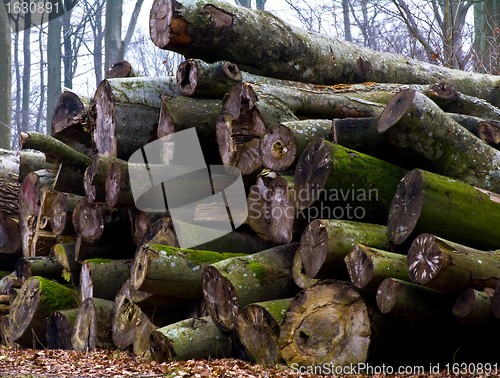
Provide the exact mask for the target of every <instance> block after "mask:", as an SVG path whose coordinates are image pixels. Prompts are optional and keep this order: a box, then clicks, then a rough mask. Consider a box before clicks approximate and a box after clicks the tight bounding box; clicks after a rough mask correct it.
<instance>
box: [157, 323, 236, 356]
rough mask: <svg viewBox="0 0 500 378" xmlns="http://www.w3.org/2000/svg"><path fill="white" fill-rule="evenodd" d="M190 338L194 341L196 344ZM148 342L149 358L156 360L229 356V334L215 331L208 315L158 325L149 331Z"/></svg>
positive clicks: (214, 326) (215, 327) (215, 328)
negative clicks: (162, 325) (149, 345)
mask: <svg viewBox="0 0 500 378" xmlns="http://www.w3.org/2000/svg"><path fill="white" fill-rule="evenodd" d="M191 340H196V343H195V344H193V343H192V342H191ZM150 344H151V347H150V348H151V357H152V359H153V360H154V361H158V362H167V361H171V360H176V361H186V360H190V359H198V360H199V359H209V358H224V357H226V358H227V357H229V356H231V340H230V337H229V335H227V334H226V333H223V332H222V331H221V330H219V329H218V328H217V326H216V325H215V324H214V322H213V321H212V319H210V317H208V316H205V317H202V318H191V319H185V320H182V321H180V322H177V323H174V324H170V325H168V326H165V327H162V328H159V329H157V330H156V331H154V332H153V333H151V339H150Z"/></svg>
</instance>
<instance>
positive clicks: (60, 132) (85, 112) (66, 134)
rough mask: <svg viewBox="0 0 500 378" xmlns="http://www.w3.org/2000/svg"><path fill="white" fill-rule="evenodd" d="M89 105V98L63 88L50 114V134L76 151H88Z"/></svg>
mask: <svg viewBox="0 0 500 378" xmlns="http://www.w3.org/2000/svg"><path fill="white" fill-rule="evenodd" d="M89 106H90V99H88V98H85V97H82V96H79V95H77V94H76V93H75V92H73V91H71V90H69V89H66V88H65V89H63V91H62V92H61V95H60V96H59V99H58V101H57V105H56V108H55V109H54V114H53V116H52V122H51V125H50V127H51V132H50V133H51V134H52V136H53V137H55V138H56V139H58V140H60V141H61V142H63V143H65V144H67V145H68V146H70V147H71V148H73V149H75V150H76V151H79V152H82V153H88V152H90V150H91V140H90V118H89V117H90V115H89Z"/></svg>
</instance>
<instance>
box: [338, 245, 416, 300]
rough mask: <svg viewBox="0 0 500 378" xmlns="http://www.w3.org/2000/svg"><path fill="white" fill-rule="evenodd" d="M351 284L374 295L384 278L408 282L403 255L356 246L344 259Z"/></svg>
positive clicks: (405, 261)
mask: <svg viewBox="0 0 500 378" xmlns="http://www.w3.org/2000/svg"><path fill="white" fill-rule="evenodd" d="M345 263H346V265H347V270H348V271H349V276H350V277H351V282H352V283H353V284H354V286H356V287H357V288H359V289H363V290H364V291H366V292H371V293H376V292H377V289H378V287H379V285H380V284H381V283H382V281H383V280H384V279H386V278H390V277H392V278H395V279H400V280H404V281H410V276H409V274H408V269H407V260H406V256H405V255H400V254H398V253H392V252H387V251H383V250H381V249H377V248H371V247H366V246H364V245H361V244H356V246H355V247H354V248H353V250H352V251H351V252H350V253H349V254H348V255H347V256H346V257H345Z"/></svg>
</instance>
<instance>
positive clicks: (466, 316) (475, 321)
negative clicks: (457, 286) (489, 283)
mask: <svg viewBox="0 0 500 378" xmlns="http://www.w3.org/2000/svg"><path fill="white" fill-rule="evenodd" d="M493 293H494V290H493V289H490V288H486V289H485V290H482V291H479V290H475V289H472V288H469V289H466V290H465V291H464V292H463V293H462V294H461V295H460V296H459V297H458V298H457V300H456V301H455V304H454V305H453V315H455V318H457V320H458V321H459V322H460V323H462V324H464V325H467V326H471V327H474V328H479V329H484V330H488V332H492V331H493V332H498V330H499V327H500V320H499V319H497V318H496V317H495V316H494V315H493V312H492V311H491V305H492V300H493Z"/></svg>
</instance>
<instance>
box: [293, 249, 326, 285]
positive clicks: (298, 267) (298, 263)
mask: <svg viewBox="0 0 500 378" xmlns="http://www.w3.org/2000/svg"><path fill="white" fill-rule="evenodd" d="M292 277H293V282H295V285H297V286H298V287H300V288H301V289H307V288H308V287H311V286H312V285H314V284H315V283H318V281H320V280H319V279H317V278H311V277H309V276H308V275H307V274H306V272H305V269H304V264H302V254H301V253H300V248H297V251H295V255H294V256H293V262H292Z"/></svg>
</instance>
